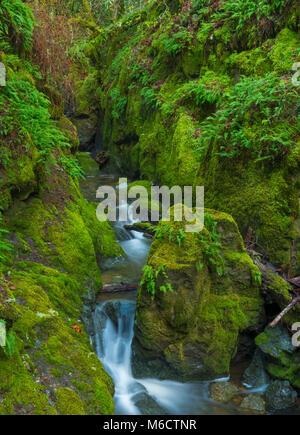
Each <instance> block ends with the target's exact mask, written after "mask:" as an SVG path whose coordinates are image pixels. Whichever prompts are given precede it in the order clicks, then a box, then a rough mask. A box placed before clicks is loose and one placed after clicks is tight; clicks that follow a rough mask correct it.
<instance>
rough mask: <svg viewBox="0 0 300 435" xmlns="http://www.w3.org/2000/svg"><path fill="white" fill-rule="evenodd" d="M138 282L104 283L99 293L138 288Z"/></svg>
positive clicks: (130, 290)
mask: <svg viewBox="0 0 300 435" xmlns="http://www.w3.org/2000/svg"><path fill="white" fill-rule="evenodd" d="M138 286H139V285H138V284H128V283H124V282H121V284H113V285H105V286H103V289H102V290H101V293H119V292H132V291H135V290H137V289H138Z"/></svg>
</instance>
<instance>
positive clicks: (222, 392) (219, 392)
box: [209, 382, 239, 403]
mask: <svg viewBox="0 0 300 435" xmlns="http://www.w3.org/2000/svg"><path fill="white" fill-rule="evenodd" d="M238 392H239V390H238V388H237V387H236V386H235V385H233V384H232V383H231V382H214V383H212V384H211V385H210V389H209V397H210V398H211V400H214V401H215V402H221V403H228V402H230V400H231V399H233V398H234V396H236V395H237V394H238Z"/></svg>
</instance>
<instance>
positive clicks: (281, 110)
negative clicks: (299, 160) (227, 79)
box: [196, 74, 299, 161]
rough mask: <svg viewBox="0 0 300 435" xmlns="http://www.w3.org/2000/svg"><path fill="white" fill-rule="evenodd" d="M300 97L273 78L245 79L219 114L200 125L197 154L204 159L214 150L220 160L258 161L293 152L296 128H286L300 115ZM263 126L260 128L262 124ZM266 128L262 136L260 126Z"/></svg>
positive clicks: (219, 105) (225, 101)
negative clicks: (246, 158)
mask: <svg viewBox="0 0 300 435" xmlns="http://www.w3.org/2000/svg"><path fill="white" fill-rule="evenodd" d="M298 105H299V93H298V92H297V91H296V90H295V89H293V87H292V85H291V83H290V81H289V80H286V81H285V80H280V78H278V77H276V76H274V75H273V74H268V75H266V76H265V77H263V78H254V77H242V78H241V80H240V81H239V82H238V83H237V84H236V85H235V86H234V87H233V89H232V91H231V92H228V93H226V94H225V96H224V98H223V99H222V101H221V102H220V103H219V104H218V110H217V112H216V113H215V114H214V115H212V116H209V117H208V118H206V120H205V121H204V122H202V123H201V124H200V128H199V132H200V134H199V137H198V139H197V145H196V152H197V153H198V154H199V155H200V156H202V155H204V154H205V152H206V151H207V150H209V149H210V147H211V146H214V145H215V148H214V152H215V153H216V154H217V155H218V156H220V157H227V158H233V157H235V156H239V155H241V154H242V153H244V152H248V153H254V155H255V156H256V158H257V161H261V160H266V159H273V160H275V159H276V158H281V157H282V156H283V155H285V154H286V153H288V152H289V150H290V148H291V146H292V144H293V137H296V134H297V131H296V127H295V129H293V128H286V124H284V123H285V122H286V123H287V122H288V121H289V119H290V116H291V114H293V113H294V114H295V116H297V115H296V113H297V107H298ZM258 123H259V124H258ZM261 124H262V125H263V126H264V127H263V128H264V134H261V130H260V128H259V125H261Z"/></svg>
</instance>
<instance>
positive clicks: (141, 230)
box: [124, 225, 155, 237]
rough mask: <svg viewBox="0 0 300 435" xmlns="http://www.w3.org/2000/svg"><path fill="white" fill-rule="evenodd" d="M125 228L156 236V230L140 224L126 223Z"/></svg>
mask: <svg viewBox="0 0 300 435" xmlns="http://www.w3.org/2000/svg"><path fill="white" fill-rule="evenodd" d="M124 228H125V230H128V231H137V232H138V233H144V234H148V235H149V236H153V237H154V235H155V234H154V231H153V230H151V229H150V228H144V227H142V226H139V225H125V226H124Z"/></svg>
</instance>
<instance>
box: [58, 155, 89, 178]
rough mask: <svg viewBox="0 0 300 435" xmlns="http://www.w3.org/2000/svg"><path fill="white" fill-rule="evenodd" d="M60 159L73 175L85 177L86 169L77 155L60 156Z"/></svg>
mask: <svg viewBox="0 0 300 435" xmlns="http://www.w3.org/2000/svg"><path fill="white" fill-rule="evenodd" d="M58 161H59V163H61V165H62V167H63V168H64V170H65V171H66V172H67V173H68V174H70V175H71V177H73V178H85V176H84V171H83V169H82V167H81V166H80V164H79V162H78V160H77V159H76V158H75V157H66V156H64V157H59V158H58Z"/></svg>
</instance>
